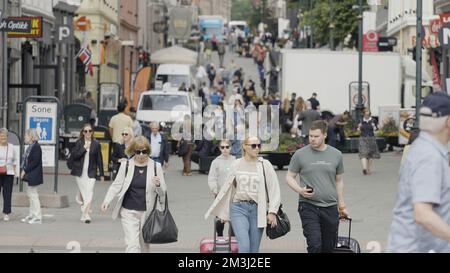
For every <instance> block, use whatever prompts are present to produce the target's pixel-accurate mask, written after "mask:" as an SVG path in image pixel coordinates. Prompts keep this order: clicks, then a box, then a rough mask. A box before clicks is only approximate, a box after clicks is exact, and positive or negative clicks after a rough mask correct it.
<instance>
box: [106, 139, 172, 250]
mask: <svg viewBox="0 0 450 273" xmlns="http://www.w3.org/2000/svg"><path fill="white" fill-rule="evenodd" d="M126 153H127V155H128V156H130V157H132V158H131V159H130V160H127V161H123V162H121V165H120V169H119V173H118V174H117V177H116V179H115V180H114V183H113V184H112V185H111V186H110V187H109V190H108V192H107V194H106V197H105V199H104V201H103V204H102V211H103V212H106V211H107V210H108V208H109V205H110V203H111V202H112V200H113V199H114V198H115V197H118V200H117V203H116V205H115V207H114V210H113V214H112V217H113V219H114V220H115V219H117V218H121V220H122V227H123V232H124V236H125V244H126V252H127V253H141V252H149V250H150V245H149V244H146V243H145V242H144V238H143V237H142V227H143V226H144V224H145V220H146V219H147V217H148V215H149V214H150V213H151V212H152V209H153V206H154V204H155V200H156V199H157V198H158V204H157V205H158V206H157V209H158V210H164V209H163V208H164V204H165V202H166V183H165V180H164V172H163V169H162V167H161V164H160V163H159V162H156V161H153V160H152V159H151V158H150V157H149V155H150V154H151V146H150V143H149V141H148V140H147V139H146V138H145V137H142V136H140V137H137V138H135V139H134V140H133V141H132V142H131V144H130V145H129V146H128V147H127V150H126Z"/></svg>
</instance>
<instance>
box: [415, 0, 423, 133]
mask: <svg viewBox="0 0 450 273" xmlns="http://www.w3.org/2000/svg"><path fill="white" fill-rule="evenodd" d="M416 14H417V27H416V28H417V29H416V30H417V33H416V37H417V38H416V122H415V127H416V128H419V122H420V106H421V104H422V36H423V33H422V0H417V12H416Z"/></svg>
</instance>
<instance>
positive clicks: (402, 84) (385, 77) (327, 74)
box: [279, 49, 432, 116]
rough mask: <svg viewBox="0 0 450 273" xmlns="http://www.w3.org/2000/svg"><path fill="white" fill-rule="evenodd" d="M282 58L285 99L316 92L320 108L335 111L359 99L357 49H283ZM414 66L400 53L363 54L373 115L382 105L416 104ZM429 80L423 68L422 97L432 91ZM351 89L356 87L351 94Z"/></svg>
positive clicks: (281, 80) (281, 82) (282, 81)
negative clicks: (351, 94) (292, 95)
mask: <svg viewBox="0 0 450 273" xmlns="http://www.w3.org/2000/svg"><path fill="white" fill-rule="evenodd" d="M280 58H281V60H280V61H281V63H280V66H281V77H279V79H280V89H281V92H282V95H283V97H284V98H290V96H291V94H292V93H296V94H297V96H302V97H303V98H305V99H308V98H309V97H310V96H311V95H312V93H317V94H318V95H319V100H320V103H321V110H322V111H329V112H331V113H333V114H339V113H342V112H343V111H345V110H349V108H350V104H353V106H354V104H356V103H357V102H358V100H357V98H358V97H357V95H356V96H355V90H356V94H357V90H358V84H357V82H358V52H356V51H328V50H308V49H294V50H283V51H282V52H281V57H280ZM415 66H416V63H415V61H413V60H412V59H411V57H409V56H401V55H400V54H398V53H392V52H388V53H386V52H383V53H364V57H363V81H364V82H367V83H368V85H369V87H370V108H371V111H372V114H373V115H374V116H378V110H379V107H380V106H386V105H401V106H402V107H403V108H413V107H414V106H415V102H416V99H415V86H416V75H415V74H416V72H415ZM430 82H431V78H430V76H429V75H428V73H426V71H423V88H422V89H423V92H422V93H423V94H422V96H423V97H425V96H426V95H427V94H428V93H429V92H430V90H431V86H432V83H430ZM350 88H353V89H354V90H353V96H352V97H351V96H350ZM365 99H366V98H365ZM351 110H354V109H351Z"/></svg>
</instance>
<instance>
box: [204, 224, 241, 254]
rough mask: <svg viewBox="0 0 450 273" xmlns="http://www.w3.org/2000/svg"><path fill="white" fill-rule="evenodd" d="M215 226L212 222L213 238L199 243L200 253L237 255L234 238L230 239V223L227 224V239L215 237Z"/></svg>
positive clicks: (237, 250)
mask: <svg viewBox="0 0 450 273" xmlns="http://www.w3.org/2000/svg"><path fill="white" fill-rule="evenodd" d="M216 224H217V221H216V220H214V237H213V238H205V239H203V240H202V241H201V242H200V253H239V249H238V243H237V241H236V238H234V237H231V223H230V222H228V225H229V229H228V230H229V232H228V238H226V237H218V236H217V233H216Z"/></svg>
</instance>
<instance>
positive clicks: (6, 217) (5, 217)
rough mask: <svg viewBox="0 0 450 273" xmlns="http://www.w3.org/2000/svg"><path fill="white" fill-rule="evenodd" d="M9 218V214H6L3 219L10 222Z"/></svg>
mask: <svg viewBox="0 0 450 273" xmlns="http://www.w3.org/2000/svg"><path fill="white" fill-rule="evenodd" d="M9 220H10V219H9V215H7V214H5V216H3V221H5V222H9Z"/></svg>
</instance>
